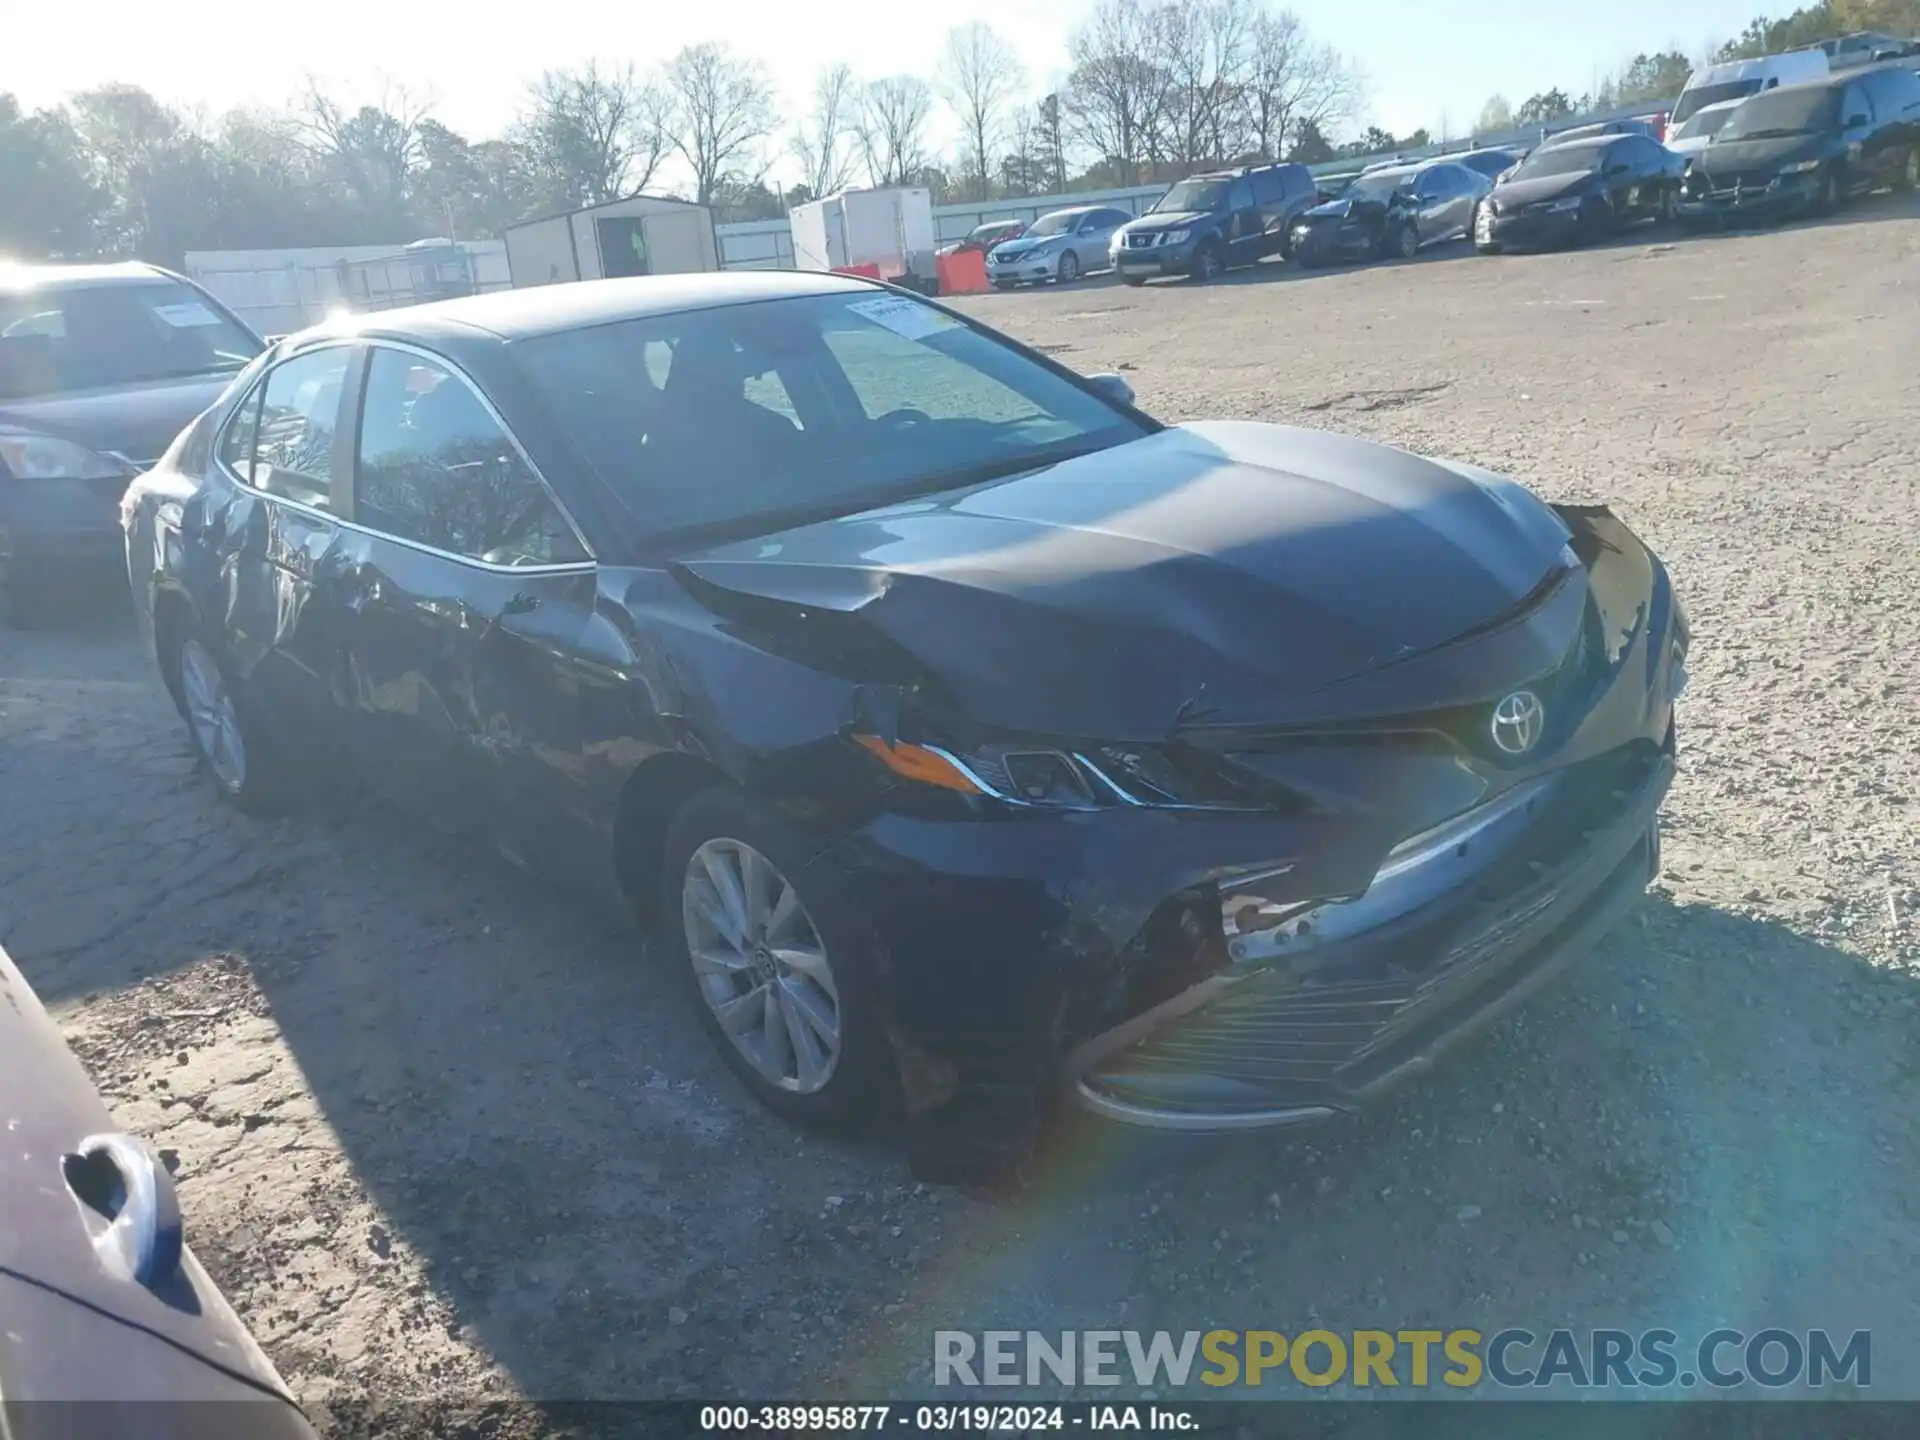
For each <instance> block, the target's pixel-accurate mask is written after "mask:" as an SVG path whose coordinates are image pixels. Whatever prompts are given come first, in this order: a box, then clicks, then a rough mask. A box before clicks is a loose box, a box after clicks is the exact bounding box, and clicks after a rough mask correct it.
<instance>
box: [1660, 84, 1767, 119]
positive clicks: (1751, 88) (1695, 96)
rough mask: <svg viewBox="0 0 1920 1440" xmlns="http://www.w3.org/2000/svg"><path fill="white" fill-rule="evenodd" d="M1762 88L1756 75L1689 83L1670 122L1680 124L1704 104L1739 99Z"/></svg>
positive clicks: (1675, 107)
mask: <svg viewBox="0 0 1920 1440" xmlns="http://www.w3.org/2000/svg"><path fill="white" fill-rule="evenodd" d="M1759 89H1760V80H1759V78H1758V77H1757V76H1756V77H1755V78H1754V79H1751V80H1723V81H1721V83H1720V84H1718V85H1689V86H1688V87H1687V89H1686V92H1685V93H1684V94H1682V95H1681V97H1680V100H1679V103H1678V104H1676V105H1675V106H1674V107H1673V114H1672V116H1670V117H1669V123H1671V124H1674V125H1678V124H1679V123H1680V122H1681V121H1682V120H1684V119H1686V118H1687V117H1688V116H1689V115H1691V114H1693V112H1694V111H1696V110H1698V109H1700V107H1701V106H1703V105H1718V104H1719V103H1720V102H1721V101H1722V100H1739V99H1741V98H1743V97H1745V96H1748V95H1752V94H1754V93H1756V92H1757V91H1758V90H1759Z"/></svg>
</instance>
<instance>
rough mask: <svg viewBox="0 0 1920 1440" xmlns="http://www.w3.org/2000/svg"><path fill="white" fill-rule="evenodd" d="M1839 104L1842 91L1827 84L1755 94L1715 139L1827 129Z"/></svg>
mask: <svg viewBox="0 0 1920 1440" xmlns="http://www.w3.org/2000/svg"><path fill="white" fill-rule="evenodd" d="M1839 108H1840V92H1839V91H1838V90H1830V89H1828V88H1827V87H1825V86H1821V87H1819V88H1818V89H1813V90H1770V91H1768V92H1767V93H1766V94H1765V95H1756V96H1754V97H1753V99H1751V100H1749V101H1747V103H1746V104H1744V105H1742V106H1741V107H1740V108H1739V109H1737V110H1735V111H1734V112H1733V118H1732V119H1730V120H1728V121H1727V123H1726V124H1725V125H1722V126H1721V127H1720V133H1719V134H1718V135H1716V136H1715V137H1714V138H1715V139H1716V140H1754V139H1759V138H1761V137H1763V136H1767V135H1803V134H1806V133H1808V132H1810V131H1814V130H1823V129H1828V128H1830V127H1831V126H1832V124H1833V120H1834V116H1835V115H1836V114H1837V113H1838V111H1839Z"/></svg>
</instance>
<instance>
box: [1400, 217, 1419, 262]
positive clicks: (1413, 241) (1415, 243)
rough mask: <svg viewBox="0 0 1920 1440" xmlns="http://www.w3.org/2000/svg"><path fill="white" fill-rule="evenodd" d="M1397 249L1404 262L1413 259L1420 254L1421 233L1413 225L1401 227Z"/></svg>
mask: <svg viewBox="0 0 1920 1440" xmlns="http://www.w3.org/2000/svg"><path fill="white" fill-rule="evenodd" d="M1397 248H1398V251H1399V254H1400V258H1401V259H1402V260H1411V259H1413V257H1414V256H1415V255H1418V254H1419V253H1420V233H1419V232H1418V231H1417V230H1415V229H1414V228H1413V227H1412V226H1411V225H1403V226H1401V227H1400V238H1399V240H1398V242H1397Z"/></svg>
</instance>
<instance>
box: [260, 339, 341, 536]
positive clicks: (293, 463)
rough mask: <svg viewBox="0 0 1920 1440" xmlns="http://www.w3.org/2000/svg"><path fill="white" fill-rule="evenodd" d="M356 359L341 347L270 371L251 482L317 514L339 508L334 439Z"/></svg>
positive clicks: (262, 407) (280, 365) (315, 353)
mask: <svg viewBox="0 0 1920 1440" xmlns="http://www.w3.org/2000/svg"><path fill="white" fill-rule="evenodd" d="M351 358H352V352H351V351H350V350H349V349H348V348H347V347H346V346H344V345H335V346H332V347H330V348H328V349H325V350H315V351H312V352H310V353H308V354H305V355H296V356H294V357H293V359H291V360H287V361H284V362H282V363H281V364H279V365H276V366H275V367H274V368H273V369H271V370H269V371H268V372H267V381H266V388H265V391H264V393H263V395H262V397H261V405H260V419H259V431H258V434H257V435H256V436H255V441H254V450H253V468H252V471H251V472H250V473H247V480H248V483H249V484H251V485H253V486H254V487H255V488H256V489H259V490H264V491H266V492H267V494H269V495H278V496H281V497H282V498H283V499H287V500H297V501H299V502H300V503H301V504H302V505H310V506H312V507H313V508H314V509H315V510H332V509H333V508H334V496H333V438H334V433H335V431H336V430H337V428H338V426H339V422H340V387H341V385H342V383H343V382H344V381H345V380H346V378H347V362H348V361H349V360H350V359H351ZM243 473H245V472H243Z"/></svg>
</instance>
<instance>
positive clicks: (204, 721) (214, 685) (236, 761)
mask: <svg viewBox="0 0 1920 1440" xmlns="http://www.w3.org/2000/svg"><path fill="white" fill-rule="evenodd" d="M180 698H181V702H182V704H183V705H184V706H185V708H186V712H187V723H188V724H189V725H191V726H192V727H193V738H194V743H195V744H197V745H198V746H199V747H200V753H201V755H202V756H203V757H205V759H206V762H207V768H208V769H210V770H212V771H213V774H214V778H215V779H216V780H218V781H219V782H220V783H221V784H222V785H224V786H226V788H227V789H229V790H232V791H238V790H240V789H241V788H242V787H243V786H245V784H246V783H247V747H246V742H245V741H243V740H242V739H241V738H240V715H239V712H238V711H236V710H235V709H234V708H233V696H232V694H231V693H230V692H229V691H228V689H227V681H226V677H225V676H224V675H222V674H221V673H220V666H219V665H218V663H216V662H215V660H214V658H213V655H212V654H211V653H210V652H209V651H208V649H207V647H206V646H205V645H202V644H201V643H200V642H199V641H198V640H189V641H187V643H186V644H185V645H183V646H181V647H180Z"/></svg>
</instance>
